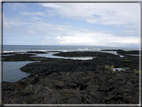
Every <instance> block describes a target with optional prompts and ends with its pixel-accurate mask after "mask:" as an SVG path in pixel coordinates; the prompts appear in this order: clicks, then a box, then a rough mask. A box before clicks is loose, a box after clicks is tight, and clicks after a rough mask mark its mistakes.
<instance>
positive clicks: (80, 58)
mask: <svg viewBox="0 0 142 107" xmlns="http://www.w3.org/2000/svg"><path fill="white" fill-rule="evenodd" d="M56 53H59V52H48V53H46V54H37V55H36V56H40V57H47V58H62V59H73V60H89V59H92V58H95V57H63V56H55V55H53V54H56Z"/></svg>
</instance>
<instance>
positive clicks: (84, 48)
mask: <svg viewBox="0 0 142 107" xmlns="http://www.w3.org/2000/svg"><path fill="white" fill-rule="evenodd" d="M78 50H88V48H83V49H82V48H78Z"/></svg>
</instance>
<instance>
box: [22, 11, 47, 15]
mask: <svg viewBox="0 0 142 107" xmlns="http://www.w3.org/2000/svg"><path fill="white" fill-rule="evenodd" d="M20 14H21V15H27V16H33V15H35V16H45V13H43V12H20Z"/></svg>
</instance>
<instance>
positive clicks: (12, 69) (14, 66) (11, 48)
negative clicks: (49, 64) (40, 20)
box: [0, 45, 139, 82]
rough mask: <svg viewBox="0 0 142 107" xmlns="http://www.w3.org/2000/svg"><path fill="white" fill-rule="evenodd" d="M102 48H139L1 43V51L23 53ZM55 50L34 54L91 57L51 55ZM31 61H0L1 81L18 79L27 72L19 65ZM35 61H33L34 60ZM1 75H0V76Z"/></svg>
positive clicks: (97, 49) (85, 58) (114, 52)
mask: <svg viewBox="0 0 142 107" xmlns="http://www.w3.org/2000/svg"><path fill="white" fill-rule="evenodd" d="M104 49H112V50H113V49H114V50H115V49H123V50H126V51H128V50H139V49H138V48H127V47H123V48H122V47H102V46H60V45H59V46H54V45H52V46H45V45H3V48H2V53H9V52H20V53H24V52H26V51H45V52H46V51H63V52H70V51H101V50H104ZM101 52H108V53H112V54H117V53H116V51H101ZM55 53H57V52H48V53H47V54H37V55H36V56H43V57H49V58H65V59H80V60H87V59H91V58H92V57H72V58H71V57H60V56H53V54H55ZM32 62H33V61H17V62H16V61H3V62H2V77H3V78H2V81H7V82H14V81H18V80H20V79H22V78H24V77H27V76H28V75H29V74H27V73H25V72H22V71H21V70H20V68H21V67H23V66H25V65H26V64H27V63H32ZM34 62H35V61H34ZM0 77H1V76H0Z"/></svg>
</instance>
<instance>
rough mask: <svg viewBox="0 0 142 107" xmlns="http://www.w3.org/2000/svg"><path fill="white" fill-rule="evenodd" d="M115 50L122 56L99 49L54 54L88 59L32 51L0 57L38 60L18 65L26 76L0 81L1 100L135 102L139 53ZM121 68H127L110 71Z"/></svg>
mask: <svg viewBox="0 0 142 107" xmlns="http://www.w3.org/2000/svg"><path fill="white" fill-rule="evenodd" d="M104 51H107V50H104ZM116 51H117V53H119V54H120V55H123V56H124V57H120V56H119V55H114V54H110V53H103V52H59V53H58V54H55V55H58V56H64V57H86V56H92V57H95V58H93V59H92V60H72V59H58V58H53V59H52V58H44V57H35V56H34V55H35V54H33V52H29V53H28V52H27V53H26V54H18V53H13V55H9V56H3V61H27V60H28V61H40V62H34V63H29V64H27V65H25V66H23V67H22V68H20V69H21V71H23V72H27V73H30V75H29V76H28V77H26V78H22V79H21V80H19V81H16V82H5V81H3V82H2V93H3V94H2V103H3V104H139V74H140V71H139V56H132V55H130V54H138V53H139V51H124V50H116ZM34 53H36V52H34ZM41 53H42V52H41ZM9 54H11V53H9ZM121 67H128V68H129V69H126V70H125V71H124V70H120V71H118V70H116V71H113V68H121Z"/></svg>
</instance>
